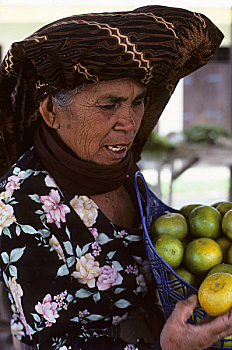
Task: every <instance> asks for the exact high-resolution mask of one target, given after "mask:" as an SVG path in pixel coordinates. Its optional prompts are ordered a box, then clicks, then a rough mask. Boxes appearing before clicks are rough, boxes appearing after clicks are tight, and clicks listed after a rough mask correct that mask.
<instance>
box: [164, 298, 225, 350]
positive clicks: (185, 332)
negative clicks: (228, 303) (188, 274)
mask: <svg viewBox="0 0 232 350" xmlns="http://www.w3.org/2000/svg"><path fill="white" fill-rule="evenodd" d="M196 306H197V296H196V295H192V296H190V297H189V298H188V299H186V300H184V301H180V302H178V303H177V304H176V306H175V309H174V311H173V313H172V314H171V316H170V317H169V319H168V320H167V322H166V324H165V326H164V328H163V330H162V332H161V335H160V345H161V347H162V350H204V349H207V348H208V347H210V346H212V345H213V344H214V343H215V342H216V341H218V340H219V339H221V338H224V337H227V336H229V335H231V334H232V311H231V310H230V311H228V312H227V313H225V314H223V315H222V316H218V317H217V318H214V319H211V320H209V321H208V322H206V323H202V324H200V325H192V324H189V323H187V320H188V319H189V317H190V316H191V314H192V313H193V310H194V308H195V307H196Z"/></svg>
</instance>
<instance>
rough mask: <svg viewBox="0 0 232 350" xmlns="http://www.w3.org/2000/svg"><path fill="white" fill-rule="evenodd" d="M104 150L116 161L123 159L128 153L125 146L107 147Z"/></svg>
mask: <svg viewBox="0 0 232 350" xmlns="http://www.w3.org/2000/svg"><path fill="white" fill-rule="evenodd" d="M105 148H106V150H107V151H108V152H109V153H110V155H111V157H113V158H116V159H121V158H124V157H125V156H126V153H127V151H128V146H127V145H107V146H105Z"/></svg>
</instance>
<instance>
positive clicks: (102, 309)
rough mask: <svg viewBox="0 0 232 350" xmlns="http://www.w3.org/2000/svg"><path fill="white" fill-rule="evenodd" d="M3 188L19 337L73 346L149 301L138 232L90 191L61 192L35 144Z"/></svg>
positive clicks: (0, 231) (3, 245) (5, 252)
mask: <svg viewBox="0 0 232 350" xmlns="http://www.w3.org/2000/svg"><path fill="white" fill-rule="evenodd" d="M0 186H1V188H0V190H1V193H0V253H1V256H0V266H1V275H2V281H3V282H4V283H5V285H6V287H7V290H8V292H9V293H8V295H9V299H10V302H11V305H12V311H13V315H12V321H11V329H12V333H13V335H15V336H16V337H17V338H18V339H19V340H21V341H22V342H25V343H27V344H31V345H36V348H37V349H40V350H41V349H62V350H64V349H73V348H72V346H73V344H74V342H75V341H77V340H79V341H80V344H81V342H85V341H86V340H88V339H89V338H91V337H93V336H96V337H97V336H99V335H102V334H104V331H105V330H106V329H108V328H109V327H111V326H113V325H117V324H118V323H119V322H120V321H121V320H122V319H125V318H126V317H127V314H128V311H129V310H130V308H131V307H132V306H134V305H137V306H139V305H142V304H143V302H144V298H146V294H147V285H146V281H145V279H144V276H143V274H142V273H141V266H142V265H143V262H144V260H145V257H146V254H145V249H144V246H143V241H142V235H141V232H140V231H139V230H137V229H129V230H127V229H123V228H121V227H117V226H115V225H113V224H112V223H111V222H110V221H109V220H108V219H107V218H106V217H105V216H104V214H103V213H102V212H101V211H100V210H99V208H98V206H97V205H96V204H95V203H94V201H93V200H92V199H91V198H90V197H87V196H86V195H84V194H76V195H70V194H68V193H64V192H62V191H61V189H60V188H58V187H57V185H56V183H55V181H54V180H53V179H52V178H51V177H50V176H49V174H48V173H47V172H46V171H45V170H44V169H43V168H42V167H41V164H40V162H39V160H38V157H37V154H36V153H35V151H34V149H33V148H32V149H31V150H30V151H28V152H27V153H26V154H25V155H24V156H22V157H21V159H20V160H19V161H18V162H17V163H16V164H15V165H14V166H13V167H12V169H11V170H10V172H9V173H8V174H6V175H5V176H4V178H2V180H1V184H0Z"/></svg>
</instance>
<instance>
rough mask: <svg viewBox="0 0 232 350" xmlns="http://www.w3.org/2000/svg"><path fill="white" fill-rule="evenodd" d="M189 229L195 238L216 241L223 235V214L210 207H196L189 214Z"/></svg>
mask: <svg viewBox="0 0 232 350" xmlns="http://www.w3.org/2000/svg"><path fill="white" fill-rule="evenodd" d="M189 228H190V232H191V233H192V235H193V236H194V237H209V238H213V239H216V238H218V237H219V236H220V235H221V214H220V213H219V211H218V210H217V209H216V208H214V207H211V206H209V205H201V206H199V207H196V208H194V209H193V210H192V211H191V213H190V214H189Z"/></svg>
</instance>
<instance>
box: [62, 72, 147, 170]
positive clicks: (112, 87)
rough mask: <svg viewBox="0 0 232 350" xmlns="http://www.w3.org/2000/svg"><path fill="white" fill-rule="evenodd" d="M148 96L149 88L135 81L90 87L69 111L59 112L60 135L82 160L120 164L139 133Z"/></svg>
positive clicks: (106, 83) (110, 82)
mask: <svg viewBox="0 0 232 350" xmlns="http://www.w3.org/2000/svg"><path fill="white" fill-rule="evenodd" d="M145 94H146V88H145V87H143V86H142V85H141V84H139V83H137V82H135V81H134V80H132V79H117V80H110V81H102V82H99V83H96V84H91V85H90V86H88V87H87V88H86V89H85V90H83V91H82V92H80V93H78V94H76V95H75V97H74V99H73V102H72V104H71V105H70V106H69V107H68V108H67V109H66V110H59V109H57V108H56V111H55V115H56V118H57V122H58V123H57V125H58V127H56V129H57V133H58V134H59V136H60V137H61V138H62V140H63V141H64V143H65V144H66V145H67V146H68V147H69V148H71V149H72V151H73V152H74V153H75V154H77V156H79V157H80V158H81V159H83V160H87V161H90V162H94V163H97V164H107V165H110V164H115V163H118V162H120V161H121V160H122V159H123V158H124V157H125V156H126V154H127V152H128V150H129V149H130V148H131V146H132V143H133V141H134V138H135V135H136V133H137V131H138V129H139V126H140V123H141V120H142V117H143V114H144V98H145Z"/></svg>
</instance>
